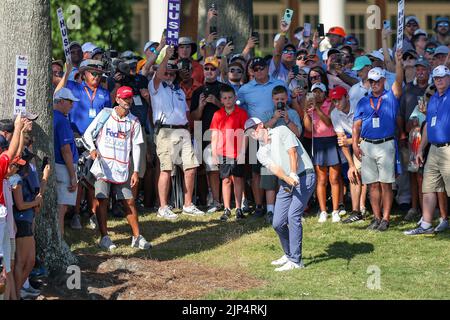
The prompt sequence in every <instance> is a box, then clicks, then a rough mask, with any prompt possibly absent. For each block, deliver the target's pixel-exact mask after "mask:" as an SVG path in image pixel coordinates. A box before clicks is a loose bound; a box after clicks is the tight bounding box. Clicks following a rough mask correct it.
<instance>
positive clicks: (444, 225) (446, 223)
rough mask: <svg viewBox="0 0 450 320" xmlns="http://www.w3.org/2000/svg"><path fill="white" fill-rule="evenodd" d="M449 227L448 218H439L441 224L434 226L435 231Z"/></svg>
mask: <svg viewBox="0 0 450 320" xmlns="http://www.w3.org/2000/svg"><path fill="white" fill-rule="evenodd" d="M447 229H448V220H447V219H442V218H439V224H438V225H437V227H436V228H434V232H442V231H445V230H447Z"/></svg>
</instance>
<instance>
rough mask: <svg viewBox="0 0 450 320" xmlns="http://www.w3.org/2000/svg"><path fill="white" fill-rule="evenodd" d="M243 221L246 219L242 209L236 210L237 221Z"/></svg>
mask: <svg viewBox="0 0 450 320" xmlns="http://www.w3.org/2000/svg"><path fill="white" fill-rule="evenodd" d="M242 219H245V216H244V213H243V212H242V209H236V220H242Z"/></svg>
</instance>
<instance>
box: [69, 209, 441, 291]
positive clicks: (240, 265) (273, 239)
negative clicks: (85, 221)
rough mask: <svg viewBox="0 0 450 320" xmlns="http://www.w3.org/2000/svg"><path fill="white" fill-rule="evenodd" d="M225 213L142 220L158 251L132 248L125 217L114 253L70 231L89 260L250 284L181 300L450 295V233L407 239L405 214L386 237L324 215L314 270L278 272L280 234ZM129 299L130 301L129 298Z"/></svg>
mask: <svg viewBox="0 0 450 320" xmlns="http://www.w3.org/2000/svg"><path fill="white" fill-rule="evenodd" d="M219 216H220V213H216V214H214V215H209V216H206V217H203V218H192V217H188V216H180V217H179V219H178V220H177V221H174V222H172V221H165V220H161V219H159V218H157V217H156V215H155V214H150V213H146V214H143V215H141V216H140V225H141V233H142V234H143V235H144V236H145V237H146V238H147V240H149V241H151V242H152V244H153V246H154V248H153V249H152V250H151V251H150V252H142V251H138V250H135V249H132V248H131V247H130V242H131V238H130V237H131V234H130V229H129V227H128V225H127V223H126V220H125V219H110V221H109V222H108V225H109V230H110V236H111V238H112V239H113V241H114V242H115V243H116V245H118V249H117V250H116V251H115V252H114V255H112V254H110V253H105V252H104V251H102V250H100V249H99V248H98V247H97V242H98V235H97V234H96V233H95V232H94V231H91V230H87V229H83V230H82V231H72V230H68V231H67V239H68V242H69V244H70V245H71V248H72V250H74V251H75V252H76V253H77V254H79V255H82V256H83V255H95V256H96V257H99V258H102V259H110V258H117V257H122V258H125V259H132V260H133V261H136V258H138V259H141V260H142V261H146V260H148V259H151V261H156V262H159V263H160V264H159V265H158V263H156V264H153V265H152V268H158V266H160V267H161V268H167V267H168V266H171V265H173V266H174V268H176V267H177V266H179V264H180V263H186V264H189V265H191V266H193V268H195V266H196V265H198V266H199V267H198V268H206V269H205V270H209V269H210V270H211V271H212V273H211V274H212V277H217V279H213V278H209V279H207V280H205V281H206V282H208V283H212V282H214V281H215V280H217V281H220V280H223V279H222V277H230V275H233V274H236V275H239V277H240V278H239V279H242V286H235V287H233V286H229V285H227V284H225V285H222V284H217V285H211V286H207V287H208V290H204V291H201V294H199V295H190V296H189V295H188V296H186V295H182V294H180V296H179V297H178V298H186V297H189V298H206V299H448V298H449V297H450V281H448V279H450V259H449V253H450V232H449V231H446V232H444V233H442V234H439V235H436V236H431V237H430V236H427V237H424V236H419V237H406V236H404V235H403V234H402V231H404V230H406V229H409V228H411V227H413V226H414V224H412V223H404V222H402V221H401V216H399V215H394V216H393V219H392V223H391V228H390V229H389V230H388V231H387V232H383V233H379V232H374V231H367V230H366V227H367V225H368V224H369V221H365V222H360V223H356V224H351V225H342V224H332V223H331V222H330V220H329V221H328V222H326V223H325V224H319V223H317V218H316V217H310V218H307V219H306V222H305V223H304V238H303V239H304V246H303V259H304V263H305V264H306V268H305V269H301V270H294V271H290V272H285V273H276V272H274V271H273V269H274V267H273V266H271V265H270V261H272V260H274V259H277V258H279V257H280V256H281V255H282V251H281V248H280V245H279V241H278V237H277V236H276V234H275V232H274V230H273V229H272V228H271V227H270V226H268V225H267V224H266V223H265V222H264V221H262V220H254V219H251V218H248V219H246V220H244V221H242V222H236V221H233V220H234V219H231V220H230V221H228V222H226V223H221V222H220V221H218V219H219ZM137 261H139V260H137ZM183 268H185V269H183V270H185V271H184V272H188V271H187V270H189V269H186V267H185V266H183ZM377 268H379V270H380V272H381V276H380V288H379V289H370V288H368V283H369V284H370V283H373V281H371V280H370V279H371V278H370V277H371V276H373V273H371V272H373V270H376V269H377ZM98 270H100V269H98ZM218 270H223V271H221V272H218ZM371 270H372V271H371ZM140 272H142V270H140ZM230 272H231V273H230ZM106 274H107V273H106ZM144 274H145V272H144ZM187 278H188V277H187ZM187 278H185V280H186V279H187ZM193 278H195V277H194V276H193ZM247 280H248V281H247ZM195 281H198V280H195ZM185 285H186V286H189V285H191V286H192V285H194V286H195V284H192V283H190V282H189V281H185ZM192 290H194V289H192ZM188 291H189V290H188ZM127 294H128V295H125V296H124V297H128V296H129V293H127ZM107 298H108V297H107ZM109 298H111V297H109ZM141 298H146V297H141ZM147 298H152V297H147ZM171 298H177V297H174V296H171Z"/></svg>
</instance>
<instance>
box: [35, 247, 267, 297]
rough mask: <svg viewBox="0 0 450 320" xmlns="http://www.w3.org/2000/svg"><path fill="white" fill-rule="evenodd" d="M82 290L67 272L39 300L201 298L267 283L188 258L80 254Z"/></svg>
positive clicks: (55, 279) (53, 281) (53, 279)
mask: <svg viewBox="0 0 450 320" xmlns="http://www.w3.org/2000/svg"><path fill="white" fill-rule="evenodd" d="M79 261H80V264H79V265H80V269H81V289H80V290H77V289H74V290H69V289H68V288H67V284H66V282H67V279H68V277H69V276H70V275H68V274H65V275H61V276H59V277H55V278H52V279H50V280H49V281H48V283H47V284H46V285H45V286H44V287H43V289H42V294H41V296H39V297H38V298H37V299H38V300H59V299H62V300H78V299H81V300H97V299H98V300H103V299H111V300H149V299H158V300H161V299H172V300H173V299H199V298H201V297H203V296H205V295H206V294H208V293H210V292H213V291H215V290H220V289H222V290H233V291H242V290H247V289H251V288H254V287H258V286H261V285H263V284H264V282H263V281H262V280H259V279H256V278H254V277H252V276H250V275H247V274H244V273H239V272H236V271H234V270H230V269H224V268H213V267H210V266H206V265H203V264H199V263H196V262H191V261H185V260H170V261H157V260H151V259H144V258H130V259H126V258H123V257H110V256H108V257H105V256H103V257H101V256H96V255H84V256H80V257H79Z"/></svg>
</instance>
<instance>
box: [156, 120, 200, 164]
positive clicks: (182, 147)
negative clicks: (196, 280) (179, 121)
mask: <svg viewBox="0 0 450 320" xmlns="http://www.w3.org/2000/svg"><path fill="white" fill-rule="evenodd" d="M156 154H157V156H158V158H159V162H160V168H161V171H173V169H174V167H175V166H181V167H182V168H183V170H188V169H192V168H197V167H198V166H199V164H198V160H197V157H196V156H195V153H194V147H193V146H192V142H191V135H190V133H189V131H188V130H186V129H169V128H161V129H160V130H159V133H158V135H157V136H156Z"/></svg>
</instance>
